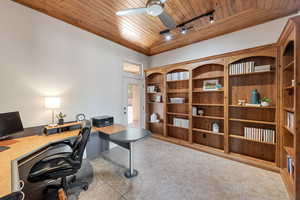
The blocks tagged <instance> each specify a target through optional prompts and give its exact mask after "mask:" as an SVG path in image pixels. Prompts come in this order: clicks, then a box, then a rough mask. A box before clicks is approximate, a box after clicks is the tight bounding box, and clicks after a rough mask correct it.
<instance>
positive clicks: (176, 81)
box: [167, 79, 190, 83]
mask: <svg viewBox="0 0 300 200" xmlns="http://www.w3.org/2000/svg"><path fill="white" fill-rule="evenodd" d="M189 80H190V79H184V80H171V81H167V83H172V82H181V81H189Z"/></svg>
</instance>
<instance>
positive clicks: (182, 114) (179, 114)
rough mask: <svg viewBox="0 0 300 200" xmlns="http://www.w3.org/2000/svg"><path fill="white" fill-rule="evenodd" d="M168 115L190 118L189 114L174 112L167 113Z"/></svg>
mask: <svg viewBox="0 0 300 200" xmlns="http://www.w3.org/2000/svg"><path fill="white" fill-rule="evenodd" d="M167 114H168V115H178V116H187V117H188V116H189V114H187V113H173V112H167Z"/></svg>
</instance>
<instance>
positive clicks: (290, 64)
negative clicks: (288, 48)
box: [283, 60, 295, 71]
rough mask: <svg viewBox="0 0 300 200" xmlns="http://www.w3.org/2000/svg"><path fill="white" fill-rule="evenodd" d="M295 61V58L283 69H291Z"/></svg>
mask: <svg viewBox="0 0 300 200" xmlns="http://www.w3.org/2000/svg"><path fill="white" fill-rule="evenodd" d="M294 64H295V61H294V60H293V61H292V62H290V63H289V64H287V65H286V66H284V67H283V71H286V70H289V69H290V68H292V67H294Z"/></svg>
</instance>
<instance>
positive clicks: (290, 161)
mask: <svg viewBox="0 0 300 200" xmlns="http://www.w3.org/2000/svg"><path fill="white" fill-rule="evenodd" d="M287 170H288V173H289V174H290V175H291V177H294V161H293V159H292V158H291V156H289V155H288V156H287Z"/></svg>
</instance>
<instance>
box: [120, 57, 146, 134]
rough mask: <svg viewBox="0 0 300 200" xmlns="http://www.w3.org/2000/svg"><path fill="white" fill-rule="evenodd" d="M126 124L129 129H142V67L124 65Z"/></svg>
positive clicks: (124, 110)
mask: <svg viewBox="0 0 300 200" xmlns="http://www.w3.org/2000/svg"><path fill="white" fill-rule="evenodd" d="M123 72H124V76H123V82H124V106H123V113H124V124H125V125H128V126H129V127H134V128H139V127H142V119H143V116H142V108H143V105H142V102H143V101H142V99H143V92H142V91H143V90H142V89H143V87H142V86H143V82H142V76H141V65H137V64H132V63H128V62H126V63H124V65H123Z"/></svg>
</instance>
